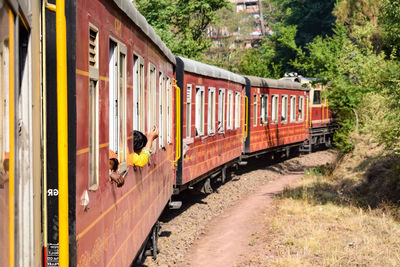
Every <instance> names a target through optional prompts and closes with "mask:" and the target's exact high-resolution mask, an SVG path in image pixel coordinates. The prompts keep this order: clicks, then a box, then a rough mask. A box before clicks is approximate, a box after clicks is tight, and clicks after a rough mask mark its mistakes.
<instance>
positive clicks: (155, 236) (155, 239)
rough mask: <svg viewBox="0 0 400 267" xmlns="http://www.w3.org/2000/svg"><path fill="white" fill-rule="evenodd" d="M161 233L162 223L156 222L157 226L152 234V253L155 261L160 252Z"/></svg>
mask: <svg viewBox="0 0 400 267" xmlns="http://www.w3.org/2000/svg"><path fill="white" fill-rule="evenodd" d="M159 231H160V222H158V221H157V222H156V225H155V226H154V227H153V232H152V233H151V243H152V244H151V250H152V251H151V252H152V256H153V260H155V259H156V258H157V254H158V253H159V252H160V251H159V249H158V233H159Z"/></svg>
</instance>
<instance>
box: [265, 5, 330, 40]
mask: <svg viewBox="0 0 400 267" xmlns="http://www.w3.org/2000/svg"><path fill="white" fill-rule="evenodd" d="M267 2H269V4H270V5H272V6H274V7H273V8H272V10H275V12H273V13H272V14H271V15H272V16H273V17H274V19H275V20H276V21H277V22H278V25H277V26H279V25H284V26H297V30H298V31H297V35H296V38H295V40H296V44H297V45H298V46H300V47H303V46H305V45H306V44H307V43H309V42H311V41H312V40H313V39H314V38H315V37H316V36H318V35H331V34H332V33H333V32H332V29H333V24H334V22H335V17H334V16H333V14H332V11H333V9H334V6H335V3H336V0H268V1H267Z"/></svg>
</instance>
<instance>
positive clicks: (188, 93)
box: [186, 84, 192, 137]
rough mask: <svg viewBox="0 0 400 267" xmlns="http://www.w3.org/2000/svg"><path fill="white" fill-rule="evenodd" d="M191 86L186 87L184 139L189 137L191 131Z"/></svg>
mask: <svg viewBox="0 0 400 267" xmlns="http://www.w3.org/2000/svg"><path fill="white" fill-rule="evenodd" d="M191 124H192V85H191V84H187V85H186V137H190V132H191V129H192V125H191Z"/></svg>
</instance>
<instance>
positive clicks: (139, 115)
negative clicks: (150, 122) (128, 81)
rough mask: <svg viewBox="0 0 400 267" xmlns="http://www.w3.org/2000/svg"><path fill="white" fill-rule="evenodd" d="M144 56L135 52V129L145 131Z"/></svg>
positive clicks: (133, 110) (133, 125)
mask: <svg viewBox="0 0 400 267" xmlns="http://www.w3.org/2000/svg"><path fill="white" fill-rule="evenodd" d="M143 80H144V58H143V57H142V56H140V55H138V54H136V53H134V54H133V106H132V107H133V109H132V112H133V123H132V128H133V130H137V131H141V132H144V131H145V129H144V122H145V121H146V118H145V113H144V112H143V111H144V105H145V101H144V86H143V85H144V81H143Z"/></svg>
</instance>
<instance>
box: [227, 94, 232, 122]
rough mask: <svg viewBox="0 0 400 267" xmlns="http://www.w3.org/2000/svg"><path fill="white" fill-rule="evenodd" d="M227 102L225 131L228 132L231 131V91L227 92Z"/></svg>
mask: <svg viewBox="0 0 400 267" xmlns="http://www.w3.org/2000/svg"><path fill="white" fill-rule="evenodd" d="M227 96H228V100H227V108H228V111H227V115H228V118H227V125H226V129H228V130H232V129H233V92H232V91H230V90H229V91H228V95H227Z"/></svg>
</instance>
